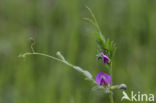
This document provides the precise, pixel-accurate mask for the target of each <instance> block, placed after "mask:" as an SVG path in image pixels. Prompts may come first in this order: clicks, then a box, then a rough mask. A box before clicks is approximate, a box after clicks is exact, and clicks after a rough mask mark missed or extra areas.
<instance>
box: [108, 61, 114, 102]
mask: <svg viewBox="0 0 156 103" xmlns="http://www.w3.org/2000/svg"><path fill="white" fill-rule="evenodd" d="M110 76H111V77H112V62H111V64H110ZM110 86H112V82H111V85H110ZM109 99H110V103H114V99H113V92H112V91H111V92H110V93H109Z"/></svg>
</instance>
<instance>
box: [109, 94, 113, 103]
mask: <svg viewBox="0 0 156 103" xmlns="http://www.w3.org/2000/svg"><path fill="white" fill-rule="evenodd" d="M109 99H110V103H114V99H113V93H112V91H111V92H110V93H109Z"/></svg>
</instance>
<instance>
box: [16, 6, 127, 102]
mask: <svg viewBox="0 0 156 103" xmlns="http://www.w3.org/2000/svg"><path fill="white" fill-rule="evenodd" d="M87 9H88V11H89V13H90V15H91V17H92V18H91V19H90V18H84V19H85V20H87V21H89V22H90V23H91V24H93V25H94V26H95V28H96V32H95V33H94V34H95V36H96V41H97V58H98V59H102V61H103V63H104V64H103V65H107V67H108V70H109V73H108V74H107V73H104V72H103V71H101V72H100V73H97V76H96V79H95V78H94V77H93V76H92V74H91V73H90V72H88V71H87V70H84V69H82V68H81V67H79V66H75V65H73V64H71V63H69V62H68V61H67V60H66V59H65V58H64V56H63V55H62V54H61V53H60V52H59V51H58V52H57V53H56V55H57V57H54V56H51V55H48V54H45V53H40V52H36V51H35V50H34V49H33V45H34V43H32V45H31V49H32V52H26V53H24V54H22V55H19V56H20V57H23V58H24V57H26V56H29V55H39V56H45V57H48V58H50V59H53V60H56V61H59V62H62V63H64V64H66V65H68V66H69V67H71V68H73V69H75V70H76V71H78V72H80V73H82V74H83V75H84V76H85V77H86V79H87V80H90V81H91V82H92V83H94V84H95V85H96V88H100V89H101V90H103V91H104V92H105V93H107V94H109V97H110V103H114V100H113V90H115V89H122V90H126V88H127V86H126V85H125V84H120V85H112V58H113V55H114V53H115V50H116V45H115V43H114V42H113V41H110V40H109V39H106V38H105V37H104V36H103V35H102V32H101V30H100V27H99V25H98V23H97V20H96V18H95V16H94V14H93V12H92V11H91V9H90V8H88V7H87Z"/></svg>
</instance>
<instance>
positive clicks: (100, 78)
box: [96, 72, 112, 86]
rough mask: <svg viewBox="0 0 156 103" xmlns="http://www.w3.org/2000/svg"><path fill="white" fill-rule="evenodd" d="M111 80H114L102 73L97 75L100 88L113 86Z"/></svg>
mask: <svg viewBox="0 0 156 103" xmlns="http://www.w3.org/2000/svg"><path fill="white" fill-rule="evenodd" d="M111 80H112V78H111V76H109V75H108V74H106V73H103V72H100V73H98V74H97V75H96V83H97V84H99V85H100V86H102V85H109V84H111Z"/></svg>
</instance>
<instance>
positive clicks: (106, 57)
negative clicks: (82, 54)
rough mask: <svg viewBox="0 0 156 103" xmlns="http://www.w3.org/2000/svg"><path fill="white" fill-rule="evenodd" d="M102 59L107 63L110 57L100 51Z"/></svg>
mask: <svg viewBox="0 0 156 103" xmlns="http://www.w3.org/2000/svg"><path fill="white" fill-rule="evenodd" d="M101 56H102V60H103V62H104V63H107V62H108V61H109V60H110V59H109V57H108V56H107V55H104V54H103V52H101Z"/></svg>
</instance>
